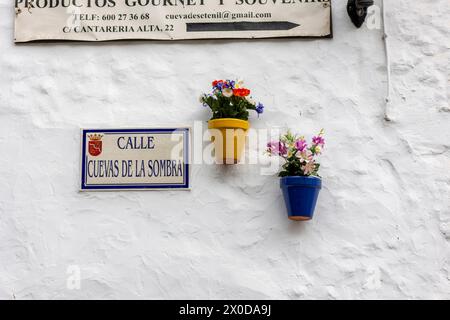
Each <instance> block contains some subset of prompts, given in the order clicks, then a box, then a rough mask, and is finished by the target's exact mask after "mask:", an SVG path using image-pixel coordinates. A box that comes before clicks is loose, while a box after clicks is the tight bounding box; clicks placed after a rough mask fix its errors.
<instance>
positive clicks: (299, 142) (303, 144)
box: [295, 139, 308, 152]
mask: <svg viewBox="0 0 450 320" xmlns="http://www.w3.org/2000/svg"><path fill="white" fill-rule="evenodd" d="M307 146H308V144H307V143H306V141H305V139H298V140H297V141H295V149H297V150H298V151H300V152H303V151H304V150H305V149H306V147H307Z"/></svg>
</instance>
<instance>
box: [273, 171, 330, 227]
mask: <svg viewBox="0 0 450 320" xmlns="http://www.w3.org/2000/svg"><path fill="white" fill-rule="evenodd" d="M280 187H281V189H282V190H283V197H284V201H285V203H286V208H287V212H288V216H289V219H291V220H296V221H304V220H311V219H312V217H313V214H314V208H315V207H316V202H317V198H318V197H319V191H320V189H321V188H322V180H321V179H320V178H317V177H283V178H281V180H280Z"/></svg>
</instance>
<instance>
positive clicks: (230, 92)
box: [222, 88, 233, 98]
mask: <svg viewBox="0 0 450 320" xmlns="http://www.w3.org/2000/svg"><path fill="white" fill-rule="evenodd" d="M222 94H223V96H224V97H227V98H230V97H231V96H233V89H231V88H225V89H223V90H222Z"/></svg>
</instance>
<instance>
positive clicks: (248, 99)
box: [245, 96, 256, 105]
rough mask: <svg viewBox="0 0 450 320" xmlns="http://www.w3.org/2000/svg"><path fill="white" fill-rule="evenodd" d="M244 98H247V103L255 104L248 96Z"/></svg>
mask: <svg viewBox="0 0 450 320" xmlns="http://www.w3.org/2000/svg"><path fill="white" fill-rule="evenodd" d="M245 99H247V101H248V103H250V104H252V105H256V101H255V100H253V99H252V97H250V96H246V97H245Z"/></svg>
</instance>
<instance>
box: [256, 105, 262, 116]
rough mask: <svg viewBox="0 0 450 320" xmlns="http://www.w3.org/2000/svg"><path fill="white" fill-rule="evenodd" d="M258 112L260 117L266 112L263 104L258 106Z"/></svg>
mask: <svg viewBox="0 0 450 320" xmlns="http://www.w3.org/2000/svg"><path fill="white" fill-rule="evenodd" d="M255 110H256V112H257V113H258V115H259V114H261V113H263V112H264V106H263V104H262V103H258V104H257V105H256V109H255Z"/></svg>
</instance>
